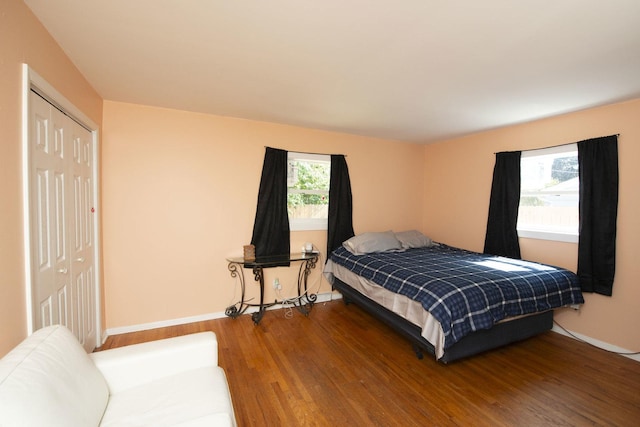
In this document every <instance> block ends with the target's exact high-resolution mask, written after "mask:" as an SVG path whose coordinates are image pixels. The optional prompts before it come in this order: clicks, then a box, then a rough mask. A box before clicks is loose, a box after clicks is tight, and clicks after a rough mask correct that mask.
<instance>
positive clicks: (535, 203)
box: [517, 144, 580, 243]
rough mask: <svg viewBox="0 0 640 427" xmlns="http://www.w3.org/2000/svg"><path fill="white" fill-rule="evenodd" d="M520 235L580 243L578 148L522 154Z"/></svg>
mask: <svg viewBox="0 0 640 427" xmlns="http://www.w3.org/2000/svg"><path fill="white" fill-rule="evenodd" d="M520 177H521V180H522V182H521V192H520V207H519V209H518V225H517V229H518V236H519V237H530V238H534V239H546V240H559V241H565V242H575V243H577V242H578V200H579V194H580V193H579V191H580V183H579V178H578V146H577V144H568V145H563V146H559V147H553V148H545V149H542V150H531V151H523V152H522V158H521V161H520Z"/></svg>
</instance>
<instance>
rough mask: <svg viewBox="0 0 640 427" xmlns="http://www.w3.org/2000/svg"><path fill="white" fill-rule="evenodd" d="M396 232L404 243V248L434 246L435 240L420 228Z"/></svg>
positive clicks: (397, 237) (397, 236)
mask: <svg viewBox="0 0 640 427" xmlns="http://www.w3.org/2000/svg"><path fill="white" fill-rule="evenodd" d="M395 234H396V239H398V241H399V242H400V243H401V244H402V248H403V249H411V248H428V247H429V246H433V245H434V243H433V240H431V238H429V237H427V236H425V235H424V234H422V233H421V232H419V231H418V230H408V231H401V232H398V233H395Z"/></svg>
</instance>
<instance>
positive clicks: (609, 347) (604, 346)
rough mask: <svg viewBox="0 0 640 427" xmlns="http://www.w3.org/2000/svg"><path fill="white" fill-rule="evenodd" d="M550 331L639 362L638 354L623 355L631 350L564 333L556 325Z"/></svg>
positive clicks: (569, 332) (567, 332) (575, 333)
mask: <svg viewBox="0 0 640 427" xmlns="http://www.w3.org/2000/svg"><path fill="white" fill-rule="evenodd" d="M551 330H552V331H553V332H557V333H559V334H561V335H564V336H567V337H569V338H573V339H577V340H580V341H584V342H586V343H588V344H591V345H593V346H595V347H598V348H601V349H603V350H606V351H610V352H613V353H618V354H620V355H621V356H625V357H628V358H629V359H632V360H635V361H636V362H640V354H625V353H633V351H632V350H627V349H625V348H622V347H618V346H615V345H613V344H609V343H606V342H604V341H600V340H597V339H595V338H591V337H588V336H586V335H582V334H579V333H577V332H573V331H565V330H564V329H562V328H560V327H559V326H558V325H553V328H552V329H551Z"/></svg>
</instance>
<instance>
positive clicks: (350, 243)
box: [342, 231, 402, 255]
mask: <svg viewBox="0 0 640 427" xmlns="http://www.w3.org/2000/svg"><path fill="white" fill-rule="evenodd" d="M342 246H344V247H345V248H347V250H348V251H349V252H351V253H352V254H354V255H364V254H368V253H372V252H385V251H390V250H400V249H402V243H400V241H399V240H398V239H397V238H396V235H395V233H394V232H393V231H385V232H370V233H362V234H358V235H357V236H353V237H352V238H350V239H349V240H346V241H344V243H342Z"/></svg>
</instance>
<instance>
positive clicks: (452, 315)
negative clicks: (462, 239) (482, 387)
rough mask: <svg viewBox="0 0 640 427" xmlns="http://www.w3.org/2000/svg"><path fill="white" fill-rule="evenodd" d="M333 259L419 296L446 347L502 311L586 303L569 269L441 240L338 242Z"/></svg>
mask: <svg viewBox="0 0 640 427" xmlns="http://www.w3.org/2000/svg"><path fill="white" fill-rule="evenodd" d="M331 260H332V261H333V262H335V263H336V264H339V265H342V266H344V267H346V268H347V269H349V270H351V271H352V272H354V273H356V274H357V275H359V276H362V277H364V278H365V279H368V280H370V281H372V282H374V283H376V284H378V285H380V286H383V287H384V288H386V289H388V290H390V291H392V292H395V293H398V294H402V295H405V296H407V297H409V298H411V299H413V300H415V301H419V302H420V303H421V304H422V306H423V307H424V309H425V310H427V311H429V312H430V313H431V314H432V315H433V316H434V317H435V318H436V319H437V320H438V321H439V322H440V325H441V326H442V330H443V333H444V337H445V341H444V348H445V349H446V348H449V347H450V346H451V345H453V344H454V343H456V342H457V341H458V340H460V339H461V338H462V337H464V336H465V335H467V334H468V333H469V332H471V331H476V330H480V329H489V328H491V327H492V326H493V325H494V323H496V322H498V321H500V320H502V319H504V318H506V317H511V316H519V315H523V314H529V313H535V312H540V311H546V310H550V309H553V308H558V307H563V306H568V305H574V304H582V303H584V300H583V298H582V293H581V292H580V285H579V283H578V277H577V276H576V275H575V274H574V273H572V272H570V271H568V270H565V269H562V268H558V267H552V266H548V265H544V264H538V263H534V262H528V261H521V260H516V259H511V258H504V257H497V256H492V255H484V254H479V253H475V252H470V251H467V250H463V249H458V248H454V247H451V246H447V245H443V244H439V245H436V246H431V247H428V248H417V249H408V250H406V251H404V252H381V253H372V254H367V255H353V254H352V253H351V252H349V251H347V250H346V249H345V248H344V247H340V248H338V249H336V250H335V251H333V252H332V254H331Z"/></svg>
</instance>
